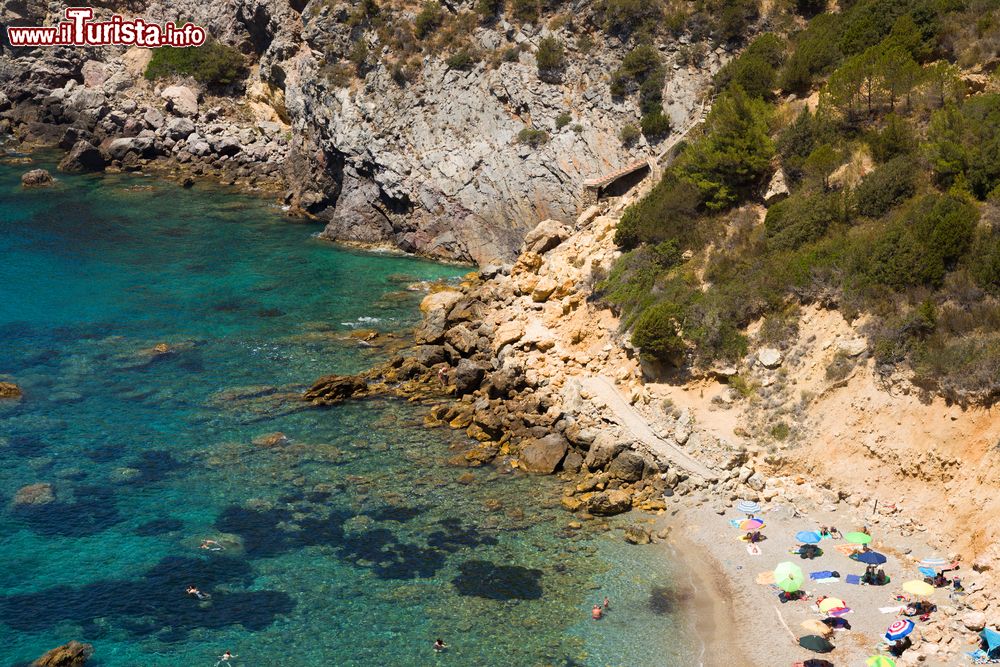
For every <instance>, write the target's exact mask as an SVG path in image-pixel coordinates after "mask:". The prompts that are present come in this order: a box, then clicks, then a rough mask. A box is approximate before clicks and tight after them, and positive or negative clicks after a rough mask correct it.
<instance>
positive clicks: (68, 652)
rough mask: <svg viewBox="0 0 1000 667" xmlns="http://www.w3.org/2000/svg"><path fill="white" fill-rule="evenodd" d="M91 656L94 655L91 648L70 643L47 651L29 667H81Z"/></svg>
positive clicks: (88, 645) (86, 645) (77, 643)
mask: <svg viewBox="0 0 1000 667" xmlns="http://www.w3.org/2000/svg"><path fill="white" fill-rule="evenodd" d="M92 655H94V647H93V646H91V645H90V644H82V643H80V642H78V641H71V642H69V643H68V644H63V645H62V646H57V647H56V648H54V649H52V650H51V651H47V652H46V653H45V654H44V655H43V656H42V657H40V658H38V659H37V660H35V661H34V662H33V663H31V667H82V666H83V665H84V664H85V663H86V662H87V660H89V659H90V656H92Z"/></svg>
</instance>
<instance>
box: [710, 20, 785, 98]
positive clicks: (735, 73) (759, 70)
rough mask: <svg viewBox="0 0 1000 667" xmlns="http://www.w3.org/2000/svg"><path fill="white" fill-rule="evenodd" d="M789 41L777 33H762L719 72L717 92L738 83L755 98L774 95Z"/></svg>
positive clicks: (716, 80)
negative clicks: (786, 43) (785, 40)
mask: <svg viewBox="0 0 1000 667" xmlns="http://www.w3.org/2000/svg"><path fill="white" fill-rule="evenodd" d="M784 57H785V43H784V41H783V40H782V39H781V38H780V37H778V36H777V35H773V34H770V33H768V34H766V35H762V36H761V37H758V38H757V39H755V40H754V41H753V42H752V43H751V44H750V46H748V47H747V48H746V50H744V52H743V53H742V54H740V56H739V57H738V58H736V59H735V60H731V61H729V62H728V63H726V65H725V66H724V67H723V68H722V69H721V70H719V72H718V73H717V74H716V75H715V79H714V83H715V89H716V90H717V91H721V90H725V88H726V87H728V86H729V85H730V84H737V85H739V86H740V87H741V88H743V90H744V91H746V93H747V94H748V95H750V96H751V97H761V98H770V97H772V91H773V90H774V88H775V86H776V82H777V76H778V70H777V68H778V67H779V66H780V65H781V63H782V62H783V61H784Z"/></svg>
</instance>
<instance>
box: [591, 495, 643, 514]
mask: <svg viewBox="0 0 1000 667" xmlns="http://www.w3.org/2000/svg"><path fill="white" fill-rule="evenodd" d="M630 509H632V496H630V495H629V494H627V493H625V492H624V491H622V490H620V489H612V490H610V491H602V492H601V493H595V494H594V495H592V496H591V497H590V500H588V501H587V511H588V512H590V513H591V514H596V515H599V516H611V515H612V514H621V513H622V512H628V511H629V510H630Z"/></svg>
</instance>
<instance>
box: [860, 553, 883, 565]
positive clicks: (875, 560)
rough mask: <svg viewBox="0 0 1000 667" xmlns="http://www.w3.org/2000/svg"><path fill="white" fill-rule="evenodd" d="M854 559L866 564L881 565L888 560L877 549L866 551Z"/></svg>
mask: <svg viewBox="0 0 1000 667" xmlns="http://www.w3.org/2000/svg"><path fill="white" fill-rule="evenodd" d="M854 560H856V561H858V562H859V563H864V564H865V565H881V564H882V563H884V562H885V561H886V558H885V556H883V555H882V554H880V553H879V552H877V551H866V552H864V553H860V554H858V555H857V556H855V557H854Z"/></svg>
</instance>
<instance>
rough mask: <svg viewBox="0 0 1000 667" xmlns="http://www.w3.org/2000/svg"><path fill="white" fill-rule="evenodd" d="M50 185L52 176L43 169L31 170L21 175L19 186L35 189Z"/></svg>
mask: <svg viewBox="0 0 1000 667" xmlns="http://www.w3.org/2000/svg"><path fill="white" fill-rule="evenodd" d="M51 184H52V174H50V173H49V172H47V171H46V170H44V169H32V170H31V171H28V172H25V173H24V174H22V175H21V185H22V186H24V187H26V188H37V187H42V186H45V185H51Z"/></svg>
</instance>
